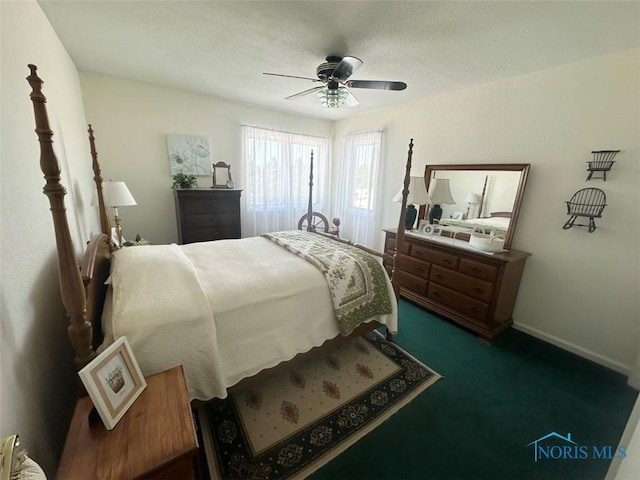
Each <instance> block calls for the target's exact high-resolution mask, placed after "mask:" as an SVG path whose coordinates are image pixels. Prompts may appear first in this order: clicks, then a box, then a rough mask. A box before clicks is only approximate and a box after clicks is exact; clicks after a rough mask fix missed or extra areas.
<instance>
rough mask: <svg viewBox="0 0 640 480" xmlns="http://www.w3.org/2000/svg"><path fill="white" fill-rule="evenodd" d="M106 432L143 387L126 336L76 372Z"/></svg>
mask: <svg viewBox="0 0 640 480" xmlns="http://www.w3.org/2000/svg"><path fill="white" fill-rule="evenodd" d="M78 375H80V378H81V379H82V383H83V384H84V386H85V388H86V389H87V392H88V393H89V397H91V401H92V402H93V406H94V407H95V409H96V411H97V412H98V415H100V418H101V419H102V422H103V423H104V426H105V427H106V428H107V430H112V429H113V427H115V426H116V424H117V423H118V421H119V420H120V419H121V418H122V417H123V416H124V414H125V413H126V412H127V410H129V408H130V407H131V405H133V403H134V402H135V401H136V399H137V398H138V397H139V396H140V394H141V393H142V392H143V390H144V389H145V388H146V387H147V382H146V380H145V379H144V377H143V376H142V372H141V371H140V367H139V366H138V364H137V362H136V359H135V358H134V356H133V352H132V351H131V347H130V346H129V342H128V341H127V339H126V337H120V338H119V339H118V340H116V341H115V342H114V343H113V344H111V345H110V346H109V347H108V348H107V349H106V350H105V351H104V352H102V353H101V354H100V355H98V356H97V357H96V358H94V359H93V360H92V361H91V362H90V363H88V364H87V365H86V366H85V367H84V368H83V369H82V370H80V371H79V372H78Z"/></svg>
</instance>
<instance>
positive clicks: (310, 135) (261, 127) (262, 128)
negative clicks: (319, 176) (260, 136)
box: [240, 123, 331, 140]
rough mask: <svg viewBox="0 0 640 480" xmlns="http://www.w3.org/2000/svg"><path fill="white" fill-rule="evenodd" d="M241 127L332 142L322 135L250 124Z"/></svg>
mask: <svg viewBox="0 0 640 480" xmlns="http://www.w3.org/2000/svg"><path fill="white" fill-rule="evenodd" d="M240 126H242V127H251V128H259V129H261V130H268V131H270V132H278V133H288V134H289V135H302V136H305V137H314V138H322V139H324V140H331V137H323V136H322V135H312V134H310V133H303V132H292V131H289V130H280V129H277V128H271V127H263V126H260V125H251V124H248V123H242V124H241V125H240Z"/></svg>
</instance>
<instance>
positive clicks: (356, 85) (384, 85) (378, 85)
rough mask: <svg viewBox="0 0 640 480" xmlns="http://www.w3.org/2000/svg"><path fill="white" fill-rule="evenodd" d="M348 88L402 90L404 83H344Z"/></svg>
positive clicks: (368, 81) (404, 86) (365, 81)
mask: <svg viewBox="0 0 640 480" xmlns="http://www.w3.org/2000/svg"><path fill="white" fill-rule="evenodd" d="M345 85H347V87H350V88H373V89H376V90H404V89H405V88H407V84H406V83H404V82H387V81H384V80H349V81H348V82H346V83H345Z"/></svg>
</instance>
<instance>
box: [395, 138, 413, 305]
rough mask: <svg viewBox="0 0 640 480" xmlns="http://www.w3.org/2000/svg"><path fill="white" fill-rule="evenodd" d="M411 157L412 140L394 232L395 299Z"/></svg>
mask: <svg viewBox="0 0 640 480" xmlns="http://www.w3.org/2000/svg"><path fill="white" fill-rule="evenodd" d="M412 157H413V138H412V139H411V140H410V141H409V152H408V154H407V164H406V168H405V173H404V186H403V187H402V207H401V210H400V220H399V221H398V231H397V232H396V250H395V252H393V269H392V270H391V285H393V291H394V293H395V294H396V298H400V284H399V283H398V275H397V274H396V270H397V267H398V266H399V265H398V263H399V260H400V255H402V247H403V245H404V220H405V216H406V210H407V196H408V195H409V183H410V182H411V158H412Z"/></svg>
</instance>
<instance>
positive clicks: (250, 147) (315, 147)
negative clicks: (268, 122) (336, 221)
mask: <svg viewBox="0 0 640 480" xmlns="http://www.w3.org/2000/svg"><path fill="white" fill-rule="evenodd" d="M330 146H331V143H330V139H329V138H324V137H315V136H310V135H303V134H298V133H292V132H284V131H279V130H273V129H268V128H262V127H256V126H249V125H243V127H242V149H243V152H242V156H243V161H244V172H245V181H244V186H245V187H244V188H245V191H244V192H243V195H242V196H243V197H244V205H245V211H243V212H242V231H243V236H245V237H250V236H256V235H260V234H261V233H265V232H276V231H281V230H292V229H296V228H298V220H300V217H301V216H302V215H304V214H305V213H307V208H308V202H309V167H310V158H311V152H312V151H313V210H314V211H317V212H321V213H322V212H323V210H324V209H325V208H326V206H327V205H328V199H329V194H328V189H329V182H328V177H329V149H330Z"/></svg>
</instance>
